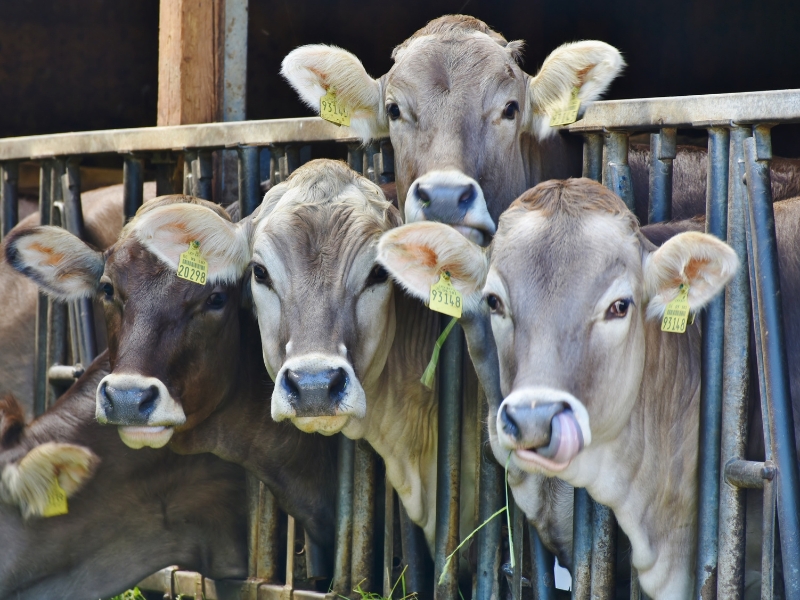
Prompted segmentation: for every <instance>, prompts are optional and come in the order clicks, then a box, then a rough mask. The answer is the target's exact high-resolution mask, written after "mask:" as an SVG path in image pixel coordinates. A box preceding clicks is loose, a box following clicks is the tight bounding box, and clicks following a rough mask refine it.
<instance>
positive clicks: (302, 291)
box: [251, 160, 400, 434]
mask: <svg viewBox="0 0 800 600" xmlns="http://www.w3.org/2000/svg"><path fill="white" fill-rule="evenodd" d="M399 223H400V216H399V214H398V213H397V211H396V210H395V209H394V208H393V207H392V206H391V204H389V203H388V202H387V201H386V200H385V198H384V197H383V194H382V193H381V191H380V188H378V187H377V186H376V185H375V184H373V183H372V182H370V181H369V180H368V179H366V178H364V177H361V176H360V175H358V174H356V173H355V172H354V171H352V170H350V169H349V168H348V167H347V166H346V165H344V163H340V162H336V161H330V160H317V161H312V162H310V163H307V164H306V165H304V166H303V167H301V168H300V169H298V170H297V171H295V172H294V173H293V174H292V176H291V177H290V178H289V179H288V180H287V181H286V182H285V183H282V184H280V185H279V186H276V187H275V188H273V189H272V190H270V191H269V192H268V193H267V195H266V197H265V198H264V203H263V204H262V206H261V214H260V216H259V219H258V220H257V221H256V222H255V225H254V232H253V235H252V252H253V259H252V272H253V274H252V280H251V289H252V295H253V302H254V304H255V311H256V315H257V316H258V323H259V328H260V330H261V336H262V347H263V352H264V363H265V364H266V366H267V370H268V371H269V374H270V375H271V376H272V377H273V378H274V380H275V391H274V393H273V398H272V416H273V418H274V419H275V420H276V421H281V420H284V419H291V420H292V422H293V423H294V424H295V425H297V426H298V427H299V428H300V429H302V430H303V431H319V432H321V433H325V434H333V433H336V432H338V431H340V430H342V428H343V427H345V425H346V424H347V423H348V422H349V421H350V419H352V418H355V419H360V418H363V417H364V415H365V414H366V395H365V392H364V388H365V387H369V386H372V385H375V382H376V380H377V377H378V376H379V375H380V373H381V372H382V370H383V366H384V363H385V361H386V357H387V355H388V352H389V348H390V347H391V343H392V340H393V339H394V332H395V321H394V297H393V291H392V285H391V283H390V282H389V281H388V274H387V273H386V271H385V270H384V269H383V267H381V266H380V265H378V264H376V262H375V253H376V245H377V241H378V238H379V237H380V235H381V234H382V233H383V232H384V231H386V230H387V229H389V228H390V227H394V226H396V225H398V224H399Z"/></svg>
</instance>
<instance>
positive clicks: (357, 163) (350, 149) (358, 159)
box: [347, 143, 364, 173]
mask: <svg viewBox="0 0 800 600" xmlns="http://www.w3.org/2000/svg"><path fill="white" fill-rule="evenodd" d="M347 165H348V166H349V167H350V168H351V169H353V170H354V171H356V172H357V173H363V171H364V146H363V145H361V144H360V143H350V144H347Z"/></svg>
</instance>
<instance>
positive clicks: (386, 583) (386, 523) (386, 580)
mask: <svg viewBox="0 0 800 600" xmlns="http://www.w3.org/2000/svg"><path fill="white" fill-rule="evenodd" d="M394 500H395V498H394V488H393V487H392V484H391V483H389V478H388V477H387V478H386V481H385V493H384V502H383V504H384V511H383V513H384V520H383V596H384V597H385V598H388V597H389V595H390V594H391V591H392V586H393V585H394V581H392V567H393V566H394Z"/></svg>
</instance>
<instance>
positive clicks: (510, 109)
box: [503, 100, 519, 121]
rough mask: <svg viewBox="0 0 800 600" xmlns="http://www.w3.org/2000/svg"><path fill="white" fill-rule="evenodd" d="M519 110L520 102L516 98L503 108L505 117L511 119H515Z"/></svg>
mask: <svg viewBox="0 0 800 600" xmlns="http://www.w3.org/2000/svg"><path fill="white" fill-rule="evenodd" d="M518 112H519V103H518V102H517V101H516V100H512V101H511V102H509V103H508V104H506V106H505V108H503V118H504V119H508V120H509V121H513V120H514V117H516V116H517V113H518Z"/></svg>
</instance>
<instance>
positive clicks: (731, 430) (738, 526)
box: [717, 127, 750, 600]
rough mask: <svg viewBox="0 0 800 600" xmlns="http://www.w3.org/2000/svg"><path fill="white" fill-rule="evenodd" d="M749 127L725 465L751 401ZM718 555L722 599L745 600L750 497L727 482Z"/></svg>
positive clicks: (730, 341)
mask: <svg viewBox="0 0 800 600" xmlns="http://www.w3.org/2000/svg"><path fill="white" fill-rule="evenodd" d="M749 135H750V132H749V130H748V129H746V128H744V127H733V128H732V129H731V132H730V151H729V173H728V238H727V242H728V244H729V245H730V246H731V247H732V248H733V249H734V251H735V252H736V255H737V256H738V257H739V260H740V263H741V265H742V268H740V269H739V271H738V272H737V273H736V275H735V276H734V278H733V280H732V281H731V282H730V283H729V284H728V287H727V289H726V292H725V343H724V366H723V378H722V389H723V405H722V431H721V445H720V447H721V453H720V461H721V464H725V463H727V462H728V461H729V460H731V459H734V458H736V459H740V458H743V457H744V451H745V442H746V439H747V397H748V388H749V383H750V377H749V368H748V363H749V358H750V319H749V317H750V277H749V275H748V272H747V269H746V268H745V267H744V265H746V264H747V239H746V234H745V210H746V199H745V197H746V192H745V189H744V184H743V183H742V176H743V175H744V148H743V143H744V140H745V138H747V137H748V136H749ZM719 495H720V500H719V550H718V552H719V554H718V565H719V566H718V582H717V595H718V597H719V598H725V599H726V600H727V599H728V598H731V599H735V598H740V597H741V595H742V591H743V589H744V542H745V540H744V529H745V521H744V520H745V502H744V501H745V492H744V490H741V489H738V488H736V487H734V486H732V485H731V484H729V483H728V482H727V481H725V480H724V477H723V480H722V481H721V483H720V494H719Z"/></svg>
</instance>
